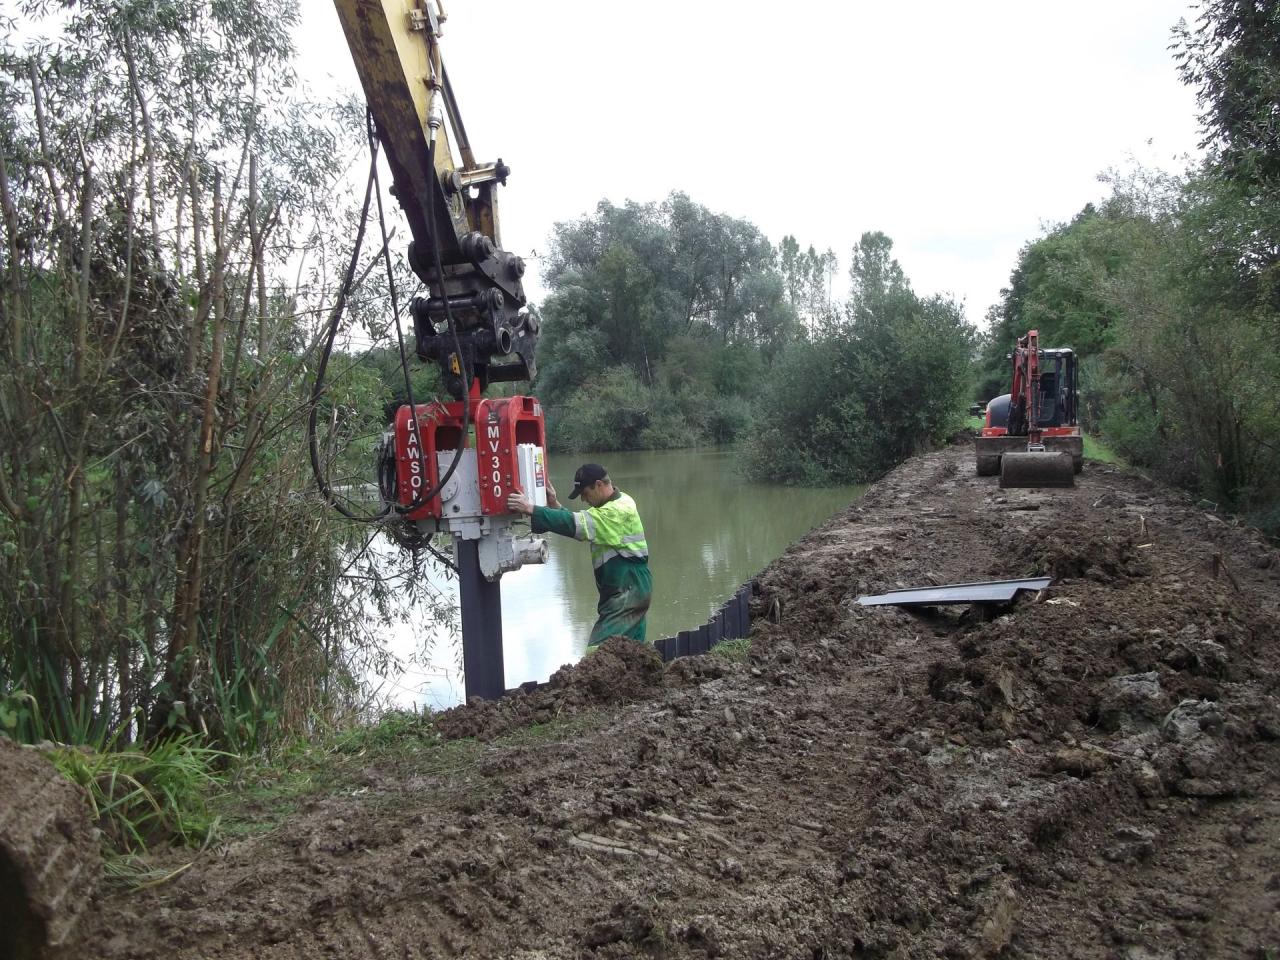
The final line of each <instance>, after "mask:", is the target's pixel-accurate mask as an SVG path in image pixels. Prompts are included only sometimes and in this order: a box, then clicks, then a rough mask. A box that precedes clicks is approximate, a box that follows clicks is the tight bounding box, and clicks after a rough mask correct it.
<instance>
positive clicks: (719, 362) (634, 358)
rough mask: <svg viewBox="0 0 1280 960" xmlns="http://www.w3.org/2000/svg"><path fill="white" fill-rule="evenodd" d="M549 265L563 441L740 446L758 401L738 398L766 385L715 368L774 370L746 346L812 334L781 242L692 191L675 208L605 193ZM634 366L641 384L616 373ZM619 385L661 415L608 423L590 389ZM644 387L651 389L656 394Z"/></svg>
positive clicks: (559, 440) (542, 384) (548, 327)
mask: <svg viewBox="0 0 1280 960" xmlns="http://www.w3.org/2000/svg"><path fill="white" fill-rule="evenodd" d="M548 260H549V267H548V272H547V279H548V282H549V283H550V286H551V288H552V293H551V295H550V296H549V297H548V298H547V300H546V302H545V304H544V305H543V317H544V321H545V323H544V327H543V338H542V341H541V343H540V346H539V364H540V371H541V372H540V374H539V377H538V384H537V389H538V391H539V394H540V396H541V397H542V399H543V401H544V403H545V404H546V406H547V409H548V411H549V413H550V416H551V421H552V422H551V425H550V426H551V429H550V431H549V436H550V442H551V443H552V444H553V445H554V446H557V447H564V446H576V447H578V448H581V447H582V445H584V444H607V445H608V446H609V448H616V447H617V445H619V444H622V445H623V447H622V448H624V449H625V448H627V445H629V444H640V445H642V446H673V445H685V444H689V443H693V442H724V441H726V440H732V439H733V437H734V436H735V435H736V434H737V432H738V431H740V430H741V429H742V428H743V426H744V424H745V418H744V417H743V416H741V415H740V414H739V413H738V412H737V411H738V410H740V409H742V408H743V407H744V406H745V405H744V404H742V403H740V402H733V401H731V400H729V399H728V398H730V397H736V396H740V395H742V394H744V393H746V392H748V391H749V390H750V389H751V388H752V386H753V383H752V382H750V381H743V380H736V381H733V382H730V380H729V379H728V378H726V377H720V376H717V377H709V376H708V375H707V373H706V371H708V370H712V369H715V370H721V371H723V370H727V369H729V368H734V369H737V370H755V369H757V368H758V367H759V366H762V364H756V363H743V362H742V355H743V352H744V351H745V352H747V353H750V354H752V355H754V356H756V357H758V358H760V359H762V360H768V359H769V358H772V357H774V356H776V355H777V354H778V352H779V351H780V350H781V349H782V348H783V347H784V346H785V344H786V343H787V342H788V341H789V340H791V339H792V338H794V337H796V336H797V335H799V328H798V324H797V322H796V315H795V309H794V307H793V305H792V304H791V303H790V302H789V300H788V296H787V292H786V288H785V285H784V281H783V278H782V276H781V274H780V273H779V271H778V268H777V266H776V263H775V252H774V250H773V247H772V245H771V244H770V243H769V241H768V240H767V239H766V238H765V237H764V236H763V235H762V234H761V233H760V231H759V230H758V229H757V228H756V227H755V226H754V225H752V224H750V223H748V222H746V221H744V220H738V219H735V218H733V217H730V216H727V215H724V214H717V213H713V212H712V211H710V210H708V209H706V208H705V207H703V206H701V205H699V204H697V203H694V202H693V201H692V200H690V198H689V197H687V196H686V195H684V194H682V193H673V194H672V195H671V196H669V197H668V198H667V199H666V200H665V201H663V202H662V203H649V204H638V203H632V202H628V203H627V204H625V205H624V206H622V207H617V206H614V205H613V204H611V203H609V202H607V201H602V202H601V203H600V204H599V205H598V206H597V207H596V210H595V213H594V214H591V215H589V216H586V217H583V218H582V219H580V220H577V221H572V222H566V223H560V224H557V226H556V232H555V237H554V239H553V243H552V249H551V254H550V257H549V258H548ZM717 358H721V359H717ZM620 367H621V368H625V369H626V370H627V371H628V372H629V375H630V376H629V378H619V377H614V376H613V374H614V373H615V372H616V370H617V368H620ZM606 380H607V381H608V383H609V384H610V385H611V389H612V390H613V394H614V395H616V396H618V397H623V396H625V397H627V398H629V399H628V400H627V402H628V403H629V404H630V405H631V406H632V407H633V408H635V409H644V410H646V411H650V413H651V414H652V417H650V418H649V419H648V420H646V421H645V423H644V424H643V425H640V426H636V425H635V424H632V423H630V422H629V421H628V422H625V423H624V422H621V421H618V420H617V419H616V418H608V417H605V415H604V413H603V411H602V410H600V408H599V405H598V404H592V403H591V401H590V397H591V389H592V388H593V386H598V385H599V384H601V383H603V382H605V381H606ZM633 383H638V384H639V385H640V388H641V389H642V390H645V391H648V397H647V399H646V400H645V402H643V403H641V402H640V401H639V400H638V399H637V397H636V395H635V394H634V392H633V391H632V384H633ZM606 420H608V422H609V423H610V424H612V427H607V426H605V421H606ZM638 422H639V421H637V423H638ZM611 430H613V431H614V432H610V431H611ZM624 437H625V438H629V439H623V438H624ZM588 438H591V439H588Z"/></svg>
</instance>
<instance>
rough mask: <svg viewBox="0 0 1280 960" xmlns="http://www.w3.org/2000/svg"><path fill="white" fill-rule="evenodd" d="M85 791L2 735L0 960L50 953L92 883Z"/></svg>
mask: <svg viewBox="0 0 1280 960" xmlns="http://www.w3.org/2000/svg"><path fill="white" fill-rule="evenodd" d="M89 818H90V811H89V805H88V802H87V800H86V798H85V795H84V793H83V792H82V791H81V790H80V789H79V788H78V787H76V786H75V784H73V783H71V782H70V781H68V780H66V779H65V778H64V777H63V776H62V774H60V773H59V772H58V771H57V770H56V769H55V768H54V766H53V764H51V763H50V762H49V761H48V760H46V759H45V758H44V757H42V756H40V755H39V754H38V753H37V752H36V751H34V750H31V749H28V748H23V747H19V746H17V745H16V744H14V743H13V742H12V741H10V740H9V739H7V738H5V737H0V956H4V957H16V958H39V957H46V956H53V955H54V954H55V952H56V951H57V950H58V949H59V948H61V947H62V946H63V945H64V944H65V943H66V942H67V941H68V939H69V938H70V935H71V933H72V931H73V930H74V928H75V925H76V921H77V920H78V919H79V917H80V914H81V912H82V911H83V910H84V909H85V907H86V906H88V904H89V898H90V896H91V895H92V894H93V892H94V889H95V887H96V886H97V880H98V874H99V870H100V869H101V861H100V854H99V850H98V839H97V832H96V831H95V830H94V829H93V827H92V825H91V823H90V819H89Z"/></svg>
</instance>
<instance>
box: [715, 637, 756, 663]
mask: <svg viewBox="0 0 1280 960" xmlns="http://www.w3.org/2000/svg"><path fill="white" fill-rule="evenodd" d="M750 652H751V641H750V640H748V639H746V638H745V637H743V638H741V639H738V640H721V641H720V642H719V643H717V644H716V645H715V646H714V647H712V648H711V656H713V657H723V658H724V659H726V660H732V661H733V662H734V663H746V662H747V654H748V653H750Z"/></svg>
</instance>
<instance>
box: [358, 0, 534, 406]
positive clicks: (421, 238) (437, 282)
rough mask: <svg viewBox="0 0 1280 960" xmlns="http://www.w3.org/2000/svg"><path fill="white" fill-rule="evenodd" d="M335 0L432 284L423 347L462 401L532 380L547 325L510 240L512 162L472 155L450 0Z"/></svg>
mask: <svg viewBox="0 0 1280 960" xmlns="http://www.w3.org/2000/svg"><path fill="white" fill-rule="evenodd" d="M334 2H335V5H336V7H337V11H338V17H339V20H340V21H341V22H342V29H343V32H344V33H345V34H346V38H347V45H348V46H349V47H350V48H351V54H352V58H353V60H354V61H355V65H356V72H357V73H358V74H359V76H360V83H361V85H362V86H363V87H364V92H365V98H366V100H367V101H368V104H369V110H370V112H371V113H372V115H373V121H374V127H375V129H376V132H377V136H378V139H379V141H380V143H381V144H382V147H383V150H384V151H385V152H386V155H387V160H388V163H389V164H390V167H391V175H392V180H393V187H392V192H393V193H394V194H395V196H396V199H397V200H398V201H399V203H400V206H401V208H402V209H403V210H404V213H405V216H406V218H407V219H408V221H409V231H410V233H411V234H412V237H413V240H412V242H411V243H410V245H409V264H410V266H411V267H412V268H413V271H414V273H416V274H417V275H418V277H419V278H420V279H421V280H422V282H423V283H424V284H426V287H427V290H428V291H429V296H427V297H417V298H414V300H413V302H412V303H411V304H410V307H409V310H410V313H411V315H412V316H413V320H414V334H415V339H416V341H417V353H418V356H419V357H420V358H421V359H423V360H426V361H430V362H435V363H437V364H438V365H439V366H440V370H441V376H442V378H443V382H444V384H445V386H446V387H447V388H448V390H449V392H450V393H451V394H452V395H453V396H454V397H455V398H459V399H460V398H462V397H463V396H465V395H466V394H467V392H468V389H469V386H470V384H471V382H472V381H473V380H478V381H479V384H480V387H481V388H482V389H483V388H484V387H485V386H487V385H488V384H489V383H490V382H494V381H500V380H528V379H531V378H532V377H533V375H534V373H535V365H534V352H535V348H536V345H537V335H538V329H537V323H536V321H535V320H534V319H533V318H532V317H530V316H529V315H528V314H527V313H524V312H522V311H523V308H524V307H525V305H526V299H525V294H524V288H523V286H522V284H521V277H523V275H524V262H523V261H522V260H521V259H520V258H519V257H517V256H514V255H513V254H510V253H507V252H506V251H504V250H502V249H501V235H500V232H499V223H498V204H497V187H498V185H499V184H505V183H506V178H507V175H508V174H509V173H510V169H509V168H508V167H507V166H506V165H505V164H503V162H502V161H501V160H497V161H495V162H493V163H477V162H476V160H475V156H474V155H473V153H472V150H471V144H470V142H469V141H468V139H467V134H466V129H465V127H464V126H463V124H462V117H461V114H460V112H459V110H458V105H457V101H456V99H455V97H454V95H453V89H452V87H451V85H450V83H449V75H448V73H447V72H446V70H445V67H444V62H443V60H442V59H441V55H440V37H441V34H442V28H443V24H444V22H445V19H446V15H445V12H444V10H443V7H442V5H441V3H439V2H438V0H334ZM455 148H456V149H457V151H458V153H459V155H460V160H461V163H459V162H458V161H457V160H455V157H454V149H455ZM502 357H508V358H510V359H508V360H506V361H505V362H496V358H502Z"/></svg>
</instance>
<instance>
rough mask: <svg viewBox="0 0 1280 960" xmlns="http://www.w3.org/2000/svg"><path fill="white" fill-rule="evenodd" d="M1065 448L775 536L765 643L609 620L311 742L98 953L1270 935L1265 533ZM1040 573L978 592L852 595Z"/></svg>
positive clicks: (1273, 608)
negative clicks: (429, 698)
mask: <svg viewBox="0 0 1280 960" xmlns="http://www.w3.org/2000/svg"><path fill="white" fill-rule="evenodd" d="M1079 479H1080V482H1079V485H1078V486H1077V487H1076V488H1075V489H1073V490H1055V491H1000V490H999V489H998V487H997V486H996V483H995V481H994V480H990V479H979V478H976V477H974V476H973V475H972V451H971V448H969V447H967V446H959V447H953V448H950V449H947V450H943V451H940V452H938V453H935V454H930V455H928V456H925V457H921V458H917V459H915V460H913V461H910V462H909V463H907V464H904V465H903V466H901V467H899V468H898V469H897V470H895V471H894V472H893V473H891V474H890V475H889V476H888V477H886V478H885V479H884V480H883V481H881V482H880V483H878V484H876V485H875V486H874V487H873V488H871V490H870V491H869V492H868V493H867V494H866V496H865V497H864V498H863V499H862V500H861V501H859V502H858V503H857V504H855V505H854V506H852V507H851V508H849V509H847V510H845V511H843V512H842V513H840V514H838V515H837V516H835V517H833V518H832V519H831V520H829V521H828V522H826V523H825V524H823V525H822V526H820V527H819V528H818V529H816V530H815V531H814V532H813V533H811V534H810V535H808V536H806V537H805V538H803V539H802V540H800V541H799V542H797V543H795V544H794V545H792V546H791V547H790V548H789V549H788V550H787V551H786V553H785V554H784V555H783V556H782V557H780V558H779V559H778V560H777V561H775V562H774V563H773V564H771V565H770V566H769V568H768V569H767V570H766V572H765V573H764V575H763V576H762V577H761V586H762V588H763V592H762V595H761V596H760V597H759V598H758V601H757V610H756V614H757V616H756V618H755V619H756V626H755V627H754V629H753V635H752V640H751V646H750V648H749V651H748V656H747V658H746V659H745V660H742V661H737V660H735V659H733V658H729V657H724V656H707V657H694V658H687V659H684V660H679V661H676V662H674V663H672V664H670V665H667V666H666V667H665V668H664V667H663V665H661V664H660V663H658V662H657V661H656V656H653V655H645V652H644V651H640V650H637V649H635V648H631V647H622V648H617V649H606V650H604V651H601V652H600V653H598V654H596V655H594V656H593V657H590V658H588V659H587V660H585V661H584V662H583V664H581V665H579V666H578V667H575V668H568V669H565V670H563V671H561V673H559V674H557V675H556V677H555V678H553V681H552V690H553V692H554V693H555V696H554V698H549V699H547V700H544V701H537V707H536V708H535V709H532V710H529V711H527V712H526V713H524V714H521V713H520V710H521V707H520V700H515V701H511V702H509V703H506V704H502V705H499V706H488V707H484V708H480V709H476V708H470V707H462V708H457V709H456V710H453V711H447V712H446V713H444V714H441V715H438V716H436V717H434V718H431V719H429V720H425V721H423V722H421V723H420V724H417V725H406V726H405V727H404V728H403V729H398V730H395V731H391V732H390V735H389V736H388V737H387V739H386V740H385V742H383V741H378V740H375V739H373V738H370V739H368V740H367V741H364V742H360V743H353V744H352V748H351V750H349V751H342V752H338V753H335V754H334V755H333V757H332V763H329V764H323V765H321V764H320V763H319V758H310V759H309V760H308V761H307V763H308V764H312V766H310V767H308V768H307V769H309V770H323V771H324V774H323V776H319V777H312V779H311V780H310V781H309V785H306V784H304V783H303V782H302V781H301V780H300V781H299V782H297V783H291V785H290V786H289V789H288V791H285V790H273V789H272V786H273V785H272V784H270V783H266V784H255V785H253V791H252V795H251V794H250V793H249V792H248V791H246V793H245V794H244V795H243V796H244V805H243V806H241V807H240V809H239V810H238V812H235V813H233V814H232V815H231V816H230V824H231V826H232V827H233V828H235V829H238V830H244V831H246V833H244V835H241V836H237V837H236V838H235V839H233V840H230V841H229V842H225V843H223V844H221V845H220V846H219V847H217V848H216V849H213V850H210V851H208V852H207V853H206V854H205V855H203V856H202V857H201V858H200V859H199V860H198V861H197V862H196V863H195V864H194V865H193V866H192V867H191V868H190V869H189V870H187V871H185V873H183V874H182V875H181V876H179V877H177V878H176V879H174V880H172V881H171V882H169V883H167V884H163V885H161V886H157V887H155V888H153V889H149V890H144V891H138V892H134V893H131V894H126V895H121V894H115V895H110V896H105V897H103V898H102V899H100V900H98V901H97V902H95V903H94V904H93V906H92V907H91V909H90V911H89V915H88V919H87V920H86V921H85V922H84V924H83V926H82V935H83V946H82V948H81V952H86V951H87V952H88V953H89V954H90V955H96V956H104V957H157V958H158V957H161V956H164V957H175V956H176V957H208V956H218V957H229V958H241V957H243V958H248V957H277V956H280V957H284V956H289V957H303V956H306V957H311V956H330V955H331V956H344V957H345V956H396V957H400V956H422V957H434V956H458V955H464V954H465V955H470V956H495V957H497V956H501V957H517V958H530V960H531V958H534V957H579V956H598V957H632V956H672V957H703V956H722V957H775V956H776V957H792V956H824V957H836V956H850V957H917V956H920V957H925V956H928V957H934V956H939V955H942V956H953V957H961V956H994V955H996V954H997V953H1000V952H1001V951H1002V950H1007V951H1008V954H1007V955H1012V956H1033V957H1062V956H1071V957H1090V958H1092V957H1097V958H1104V957H1105V958H1111V957H1127V958H1133V960H1138V958H1149V957H1262V956H1266V955H1267V951H1268V950H1275V949H1277V948H1280V925H1278V924H1277V920H1276V916H1277V913H1276V906H1277V898H1278V897H1280V894H1278V893H1277V890H1276V886H1277V883H1278V882H1280V881H1277V870H1280V864H1278V863H1277V862H1276V853H1275V851H1276V850H1277V849H1280V781H1278V780H1277V770H1278V769H1280V765H1278V763H1277V761H1280V748H1278V747H1277V738H1280V703H1278V702H1277V697H1276V689H1277V678H1280V639H1278V638H1277V631H1276V627H1275V624H1276V621H1277V614H1278V613H1280V610H1277V598H1278V597H1280V589H1278V587H1280V556H1277V553H1276V551H1274V550H1273V549H1271V548H1270V547H1269V546H1267V545H1266V544H1265V542H1264V541H1263V540H1262V539H1261V538H1260V537H1259V536H1257V535H1256V534H1255V533H1254V532H1252V531H1249V530H1247V529H1244V528H1239V527H1234V526H1232V525H1230V524H1228V523H1224V522H1223V521H1222V520H1221V519H1220V518H1218V517H1216V516H1214V515H1212V514H1207V513H1204V512H1201V511H1199V510H1196V509H1195V508H1194V507H1192V506H1191V504H1190V503H1189V502H1188V501H1187V500H1186V498H1184V497H1182V496H1181V495H1179V494H1177V493H1175V492H1173V491H1170V490H1168V489H1166V488H1162V487H1160V486H1158V485H1156V484H1154V483H1152V482H1150V481H1148V480H1146V479H1143V478H1141V477H1138V476H1136V475H1133V474H1130V473H1126V472H1123V471H1121V470H1118V469H1115V468H1112V467H1107V466H1102V465H1099V464H1095V463H1088V464H1086V466H1085V470H1084V473H1083V474H1082V475H1081V477H1080V478H1079ZM1033 573H1047V574H1049V575H1052V576H1053V577H1054V578H1055V582H1054V584H1053V586H1052V587H1051V588H1050V590H1048V591H1046V592H1045V594H1043V595H1040V596H1037V597H1035V598H1029V599H1025V600H1023V601H1022V602H1020V603H1018V604H1017V605H1015V606H1014V607H1012V608H1011V609H1009V610H1008V611H1007V612H1005V613H1004V615H1002V616H1000V617H999V618H997V619H994V620H991V621H984V620H983V619H982V618H978V617H974V616H972V615H970V614H966V613H958V612H955V611H948V612H943V613H939V614H935V615H928V616H923V615H911V614H907V613H905V612H902V611H898V610H892V609H888V610H886V609H868V608H862V607H859V606H857V605H855V604H853V602H852V601H853V600H854V599H855V598H856V597H857V596H858V595H859V594H860V593H864V592H878V591H880V590H883V589H891V588H893V587H900V586H911V585H919V584H928V583H948V582H958V581H965V580H982V579H1001V578H1006V577H1014V576H1023V575H1029V574H1033ZM960 609H963V608H960ZM770 612H772V614H773V620H775V621H776V622H771V621H770V618H769V616H768V614H769V613H770ZM616 643H617V642H616V641H615V642H614V644H615V646H616ZM624 701H625V702H624ZM533 703H534V701H532V700H531V699H529V698H525V701H524V707H530V706H532V704H533ZM491 721H492V722H491ZM458 737H463V738H462V739H456V738H458ZM286 794H287V795H286ZM248 831H252V832H248ZM159 859H163V858H159Z"/></svg>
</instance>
